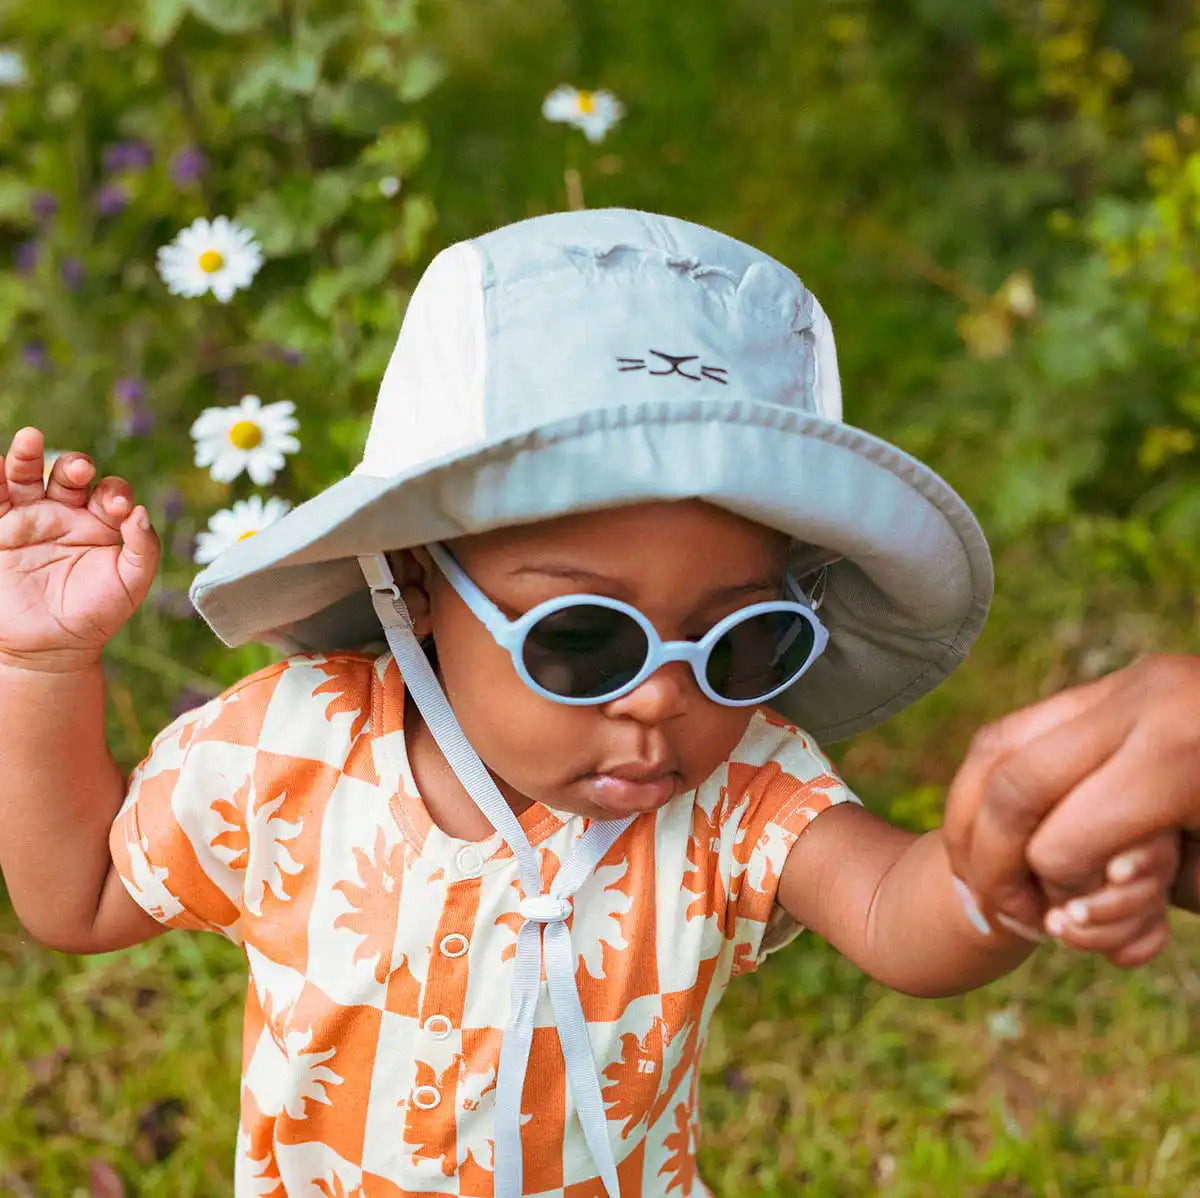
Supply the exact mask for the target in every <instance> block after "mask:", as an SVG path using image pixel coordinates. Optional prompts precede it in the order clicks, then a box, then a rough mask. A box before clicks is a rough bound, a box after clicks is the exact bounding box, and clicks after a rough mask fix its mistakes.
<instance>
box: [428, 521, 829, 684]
mask: <svg viewBox="0 0 1200 1198" xmlns="http://www.w3.org/2000/svg"><path fill="white" fill-rule="evenodd" d="M426 548H427V549H428V550H429V555H430V556H431V557H432V558H433V560H434V562H435V563H436V565H437V567H438V569H439V570H441V572H442V573H443V575H445V577H446V581H447V582H449V583H450V585H451V586H452V587H453V588H454V589H455V591H457V592H458V595H459V597H460V598H461V599H462V601H463V602H464V603H465V604H466V605H467V606H468V607H469V608H470V609H471V611H472V612H473V613H474V615H475V617H476V618H477V619H478V620H479V622H480V623H481V624H482V625H483V626H484V627H485V628H486V629H487V630H488V632H490V633H491V634H492V639H493V640H494V641H495V642H496V644H498V645H499V646H500V647H501V648H502V649H505V650H506V651H507V652H508V655H509V657H510V658H512V663H513V667H514V669H515V670H516V671H517V674H518V676H519V677H520V679H521V681H522V682H524V683H525V685H526V686H527V687H529V689H530V690H532V691H533V692H534V693H535V694H538V695H541V696H542V697H543V698H545V699H550V700H552V701H553V702H555V703H563V704H566V705H567V706H569V707H597V706H600V705H601V704H604V703H611V702H612V701H613V700H614V699H619V698H621V696H622V695H627V694H629V692H630V691H633V690H636V689H637V688H638V687H639V686H641V684H642V683H643V682H645V681H646V679H647V678H649V677H650V675H651V674H653V673H654V672H655V671H656V670H658V669H660V668H661V667H662V666H664V665H666V664H667V663H668V662H672V661H683V662H687V664H688V665H689V666H690V667H691V671H692V675H693V677H694V678H695V679H696V685H697V686H698V687H699V688H700V690H701V692H702V693H703V694H704V695H705V696H706V697H707V698H709V699H711V700H712V701H713V702H714V703H719V704H720V705H721V706H722V707H753V706H754V705H756V704H759V703H765V702H766V701H767V700H768V699H773V698H774V697H775V696H776V695H778V694H780V693H781V692H783V691H785V690H787V689H788V687H790V686H792V685H793V684H794V683H795V682H797V681H798V680H799V679H800V678H801V677H803V675H804V674H806V673H807V672H808V670H809V668H810V667H811V666H812V663H813V662H814V661H816V660H817V658H818V657H820V656H821V654H822V653H823V652H824V651H825V646H826V645H827V644H828V643H829V631H828V629H827V628H826V627H825V625H824V624H822V623H821V621H820V620H819V619H818V618H817V614H816V612H815V611H814V610H813V606H812V604H811V603H809V602H808V599H807V597H806V596H805V594H804V592H803V591H802V590H801V589H800V585H799V583H797V582H796V580H795V579H794V578H793V577H792V576H791V575H790V574H789V575H788V576H787V580H786V586H787V589H788V590H789V591H790V592H791V593H792V594H793V595H794V596H795V600H794V601H790V600H786V599H776V600H769V601H767V602H765V603H751V604H749V605H748V606H746V607H741V608H738V610H737V611H734V612H730V613H729V615H727V616H725V617H723V618H722V619H721V620H719V621H718V622H717V623H716V624H714V625H713V626H712V628H710V629H709V630H708V632H707V633H705V634H704V636H703V637H701V638H700V640H698V641H664V640H662V638H661V637H659V635H658V631H657V630H656V629H655V627H654V625H653V624H651V623H650V621H649V619H647V618H646V616H644V615H643V614H642V613H641V612H640V611H638V609H637V608H636V607H633V606H631V605H630V604H628V603H623V602H622V601H621V600H620V599H610V598H609V597H608V596H607V595H592V594H588V593H586V592H578V593H576V594H571V595H559V596H558V597H557V598H554V599H547V600H546V601H545V602H544V603H539V604H538V605H537V606H536V607H531V608H530V609H529V611H527V612H526V613H525V614H524V615H522V616H520V617H519V618H517V619H516V620H510V619H509V618H508V617H507V616H506V615H505V614H504V613H503V612H502V611H501V610H500V609H499V608H498V607H497V606H496V605H495V604H494V603H493V602H492V601H491V600H490V599H489V598H488V597H487V596H486V595H485V594H484V593H483V592H482V591H481V590H480V589H479V587H478V586H476V585H475V583H474V582H473V581H472V580H471V578H470V576H469V575H468V574H467V573H466V571H465V570H464V569H463V568H462V566H461V565H459V563H458V561H457V560H456V559H455V557H454V555H453V554H452V553H451V552H450V551H449V550H448V549H447V548H446V546H445V545H443V544H441V543H440V542H436V541H434V542H430V543H429V544H428V545H426ZM585 604H586V605H594V606H597V607H607V608H610V609H612V610H613V611H619V612H622V613H624V614H625V615H627V616H629V617H630V618H631V619H633V621H634V622H635V623H636V624H637V625H638V626H639V627H640V628H641V629H642V631H643V633H645V636H646V646H647V651H646V660H645V662H643V664H642V668H641V669H640V670H639V671H638V673H637V674H635V675H634V677H633V678H631V679H630V680H629V681H628V682H627V683H625V684H624V685H622V686H620V687H617V688H616V689H615V690H613V691H611V692H610V693H608V694H605V695H596V696H590V697H588V698H583V699H573V698H570V697H569V696H567V695H559V694H555V692H554V691H551V690H547V689H546V688H545V687H544V686H542V684H541V683H540V682H538V681H536V680H535V679H534V678H533V676H532V675H531V674H530V673H529V671H528V670H527V669H526V667H525V661H524V654H523V649H524V645H525V637H526V635H527V633H528V632H529V630H530V629H531V628H532V627H533V626H534V625H535V624H536V623H537V622H538V621H539V620H542V619H544V618H545V617H546V616H549V615H553V614H554V613H555V612H558V611H562V610H563V609H564V608H568V607H578V606H582V605H585ZM767 612H790V613H793V614H796V615H799V616H801V617H802V618H803V619H804V620H805V621H806V622H807V623H808V625H809V627H810V628H811V629H812V634H813V644H812V648H811V649H810V650H809V654H808V657H807V659H806V660H805V662H804V664H803V665H802V666H801V667H800V668H799V669H798V670H797V671H796V672H795V673H794V674H793V675H792V676H791V677H789V678H788V680H787V681H786V682H784V683H782V684H781V685H780V686H777V687H775V688H774V689H773V690H770V691H767V692H766V693H765V694H762V695H758V696H756V697H755V698H753V699H727V698H725V697H723V696H722V695H719V694H717V692H716V691H714V690H713V688H712V687H711V686H710V685H709V682H708V679H707V677H706V676H705V670H706V667H707V665H708V658H709V654H710V653H711V651H712V649H713V647H714V646H715V645H716V643H717V642H718V641H719V640H720V639H721V637H723V636H724V635H725V633H726V632H728V631H729V629H731V628H733V627H734V626H735V625H737V624H740V623H741V622H742V621H743V620H748V619H752V618H753V617H754V616H759V615H764V614H765V613H767Z"/></svg>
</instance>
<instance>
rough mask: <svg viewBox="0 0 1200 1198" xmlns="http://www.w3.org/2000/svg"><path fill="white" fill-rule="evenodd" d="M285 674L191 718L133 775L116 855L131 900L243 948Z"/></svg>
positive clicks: (264, 676)
mask: <svg viewBox="0 0 1200 1198" xmlns="http://www.w3.org/2000/svg"><path fill="white" fill-rule="evenodd" d="M287 665H288V663H287V662H280V663H277V664H275V665H272V666H268V667H267V668H266V669H265V670H261V671H259V672H258V673H257V674H254V675H251V676H250V677H249V678H245V679H243V680H242V681H241V682H239V683H237V684H236V685H235V686H233V687H231V688H230V689H229V690H227V691H226V692H225V693H224V694H221V695H219V696H217V697H216V698H215V699H212V700H210V701H209V702H208V703H206V704H204V705H203V706H202V707H198V708H195V709H193V710H191V711H188V712H185V713H184V714H183V715H181V716H180V717H179V718H178V719H177V720H176V721H175V722H174V723H173V724H171V725H170V726H169V727H167V728H165V729H164V730H163V731H162V732H160V733H159V734H158V736H156V737H155V738H154V741H153V743H152V744H151V746H150V751H149V753H148V754H147V755H146V757H145V759H144V760H143V761H141V762H140V763H139V764H138V765H137V767H136V768H135V769H134V770H133V772H132V774H131V775H130V778H129V784H128V788H127V793H126V797H125V802H124V804H123V805H122V807H121V810H120V811H119V812H118V814H117V817H116V820H115V821H114V823H113V826H112V829H111V832H110V834H109V850H110V852H111V855H112V860H113V864H114V866H115V868H116V871H117V874H118V876H119V877H120V879H121V881H122V882H123V883H124V885H125V888H126V889H127V890H128V891H129V893H130V895H131V896H132V897H133V899H134V901H135V902H136V903H137V904H138V905H139V906H140V907H141V908H142V909H143V910H144V911H145V912H146V913H147V914H148V915H150V916H151V917H152V918H153V919H156V920H158V921H159V922H160V923H163V924H165V925H166V926H168V927H171V928H191V929H205V930H208V931H214V932H218V933H220V934H221V935H223V936H225V937H227V938H228V939H230V940H233V941H234V942H235V943H237V942H240V941H241V938H242V929H241V923H242V909H243V892H244V888H245V877H246V869H247V864H248V859H249V853H250V830H249V828H248V826H247V818H248V811H249V806H250V803H251V792H252V790H253V786H254V775H255V765H256V757H257V754H258V745H259V741H260V739H261V735H262V730H263V726H264V723H265V721H266V719H267V718H268V713H269V712H270V711H271V709H272V705H273V702H274V701H275V699H276V696H277V692H278V691H279V688H280V682H281V679H282V678H283V677H284V675H285V672H286V670H287Z"/></svg>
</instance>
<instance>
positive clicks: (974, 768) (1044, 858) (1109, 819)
mask: <svg viewBox="0 0 1200 1198" xmlns="http://www.w3.org/2000/svg"><path fill="white" fill-rule="evenodd" d="M1164 830H1174V831H1176V832H1178V833H1181V834H1182V836H1183V844H1182V858H1181V863H1180V869H1179V873H1178V876H1177V881H1176V885H1175V888H1174V892H1173V895H1172V897H1173V900H1174V901H1175V903H1176V904H1177V905H1179V906H1183V907H1187V908H1188V909H1190V910H1193V911H1197V910H1200V836H1198V835H1197V831H1198V830H1200V656H1184V655H1165V654H1164V655H1158V656H1154V657H1149V658H1146V659H1144V660H1142V661H1139V662H1136V663H1135V664H1134V665H1131V666H1129V667H1127V668H1126V669H1123V670H1118V671H1116V672H1115V673H1112V674H1109V675H1107V676H1106V677H1104V678H1100V679H1098V680H1096V681H1095V682H1090V683H1086V684H1084V685H1082V686H1077V687H1073V688H1071V689H1069V690H1065V691H1061V692H1060V693H1059V694H1056V695H1053V696H1051V697H1050V698H1048V699H1046V700H1043V701H1042V702H1040V703H1035V704H1033V705H1032V706H1030V707H1026V708H1023V709H1022V710H1020V711H1017V712H1014V713H1013V714H1011V715H1008V716H1005V717H1003V718H1002V719H1000V720H997V721H995V722H994V723H992V724H989V725H987V726H986V727H985V728H983V729H982V730H981V731H980V732H979V733H978V734H977V735H976V736H975V738H974V740H973V741H972V743H971V747H970V749H969V750H968V753H967V756H966V758H965V760H964V761H963V763H962V765H961V767H960V768H959V770H958V773H957V774H956V776H955V778H954V780H953V782H952V783H951V785H950V791H949V795H948V797H947V804H946V820H945V832H944V834H945V838H946V847H947V851H948V853H949V855H950V861H951V865H952V866H953V868H954V870H955V872H956V874H957V875H958V876H959V877H961V878H962V880H963V881H964V882H965V883H966V884H967V885H968V886H969V887H970V888H971V890H972V891H973V892H974V894H975V896H976V898H977V900H978V901H979V903H980V905H981V907H982V908H983V911H984V914H985V917H988V918H989V919H996V920H997V922H999V923H1000V924H1002V925H1005V926H1009V927H1012V926H1013V924H1014V923H1015V924H1017V925H1019V926H1021V927H1024V928H1026V929H1029V930H1030V931H1034V930H1036V929H1040V928H1041V927H1042V922H1043V917H1044V914H1045V911H1046V908H1047V902H1046V897H1045V896H1046V891H1047V890H1049V891H1051V892H1053V893H1055V894H1058V895H1061V894H1070V893H1073V894H1082V893H1087V892H1091V891H1095V890H1097V889H1099V888H1100V887H1102V886H1103V885H1104V882H1105V879H1106V875H1107V877H1108V879H1109V880H1112V881H1117V880H1119V878H1120V874H1121V871H1122V867H1121V866H1119V865H1117V862H1119V861H1120V860H1121V857H1122V855H1123V854H1125V853H1127V852H1128V851H1130V850H1133V849H1134V848H1135V846H1137V845H1139V844H1142V843H1143V842H1145V841H1147V840H1150V839H1151V838H1153V837H1154V836H1155V834H1157V833H1160V832H1162V831H1164ZM1114 869H1115V870H1116V875H1115V876H1114V874H1113V872H1112V871H1113V870H1114ZM1158 947H1160V945H1155V946H1154V950H1153V951H1151V952H1148V953H1147V954H1146V956H1145V958H1144V959H1149V957H1150V956H1153V955H1154V951H1157V948H1158ZM1137 956H1138V954H1137V953H1133V954H1131V955H1128V956H1127V958H1126V960H1125V961H1123V962H1122V963H1126V964H1135V963H1137V960H1136V958H1137Z"/></svg>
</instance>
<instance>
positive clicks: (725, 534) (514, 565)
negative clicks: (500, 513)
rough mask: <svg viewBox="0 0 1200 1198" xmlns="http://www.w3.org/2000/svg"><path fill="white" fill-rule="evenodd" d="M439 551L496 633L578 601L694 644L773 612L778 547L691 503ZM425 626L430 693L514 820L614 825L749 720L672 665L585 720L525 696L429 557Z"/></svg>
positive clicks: (547, 525)
mask: <svg viewBox="0 0 1200 1198" xmlns="http://www.w3.org/2000/svg"><path fill="white" fill-rule="evenodd" d="M449 548H450V549H451V550H452V552H453V553H454V555H455V557H457V559H458V560H459V562H460V563H461V564H462V566H463V568H464V570H465V571H466V573H467V574H468V575H469V576H470V577H471V579H472V580H473V581H474V582H475V584H476V585H477V586H478V587H479V588H480V589H481V590H482V591H483V593H484V594H485V595H487V596H488V598H490V599H491V600H492V602H493V603H495V604H496V605H497V606H498V607H499V608H500V610H501V611H502V612H503V613H504V614H505V615H506V616H507V617H508V618H509V619H510V620H513V619H516V618H517V617H518V616H520V615H522V614H524V613H525V612H527V611H528V610H529V609H530V608H532V607H534V606H536V605H537V604H539V603H542V602H544V601H546V600H547V599H553V598H556V597H558V596H561V595H569V594H577V593H579V592H585V591H586V592H589V593H592V594H598V595H607V596H610V597H612V598H614V599H620V600H623V601H624V602H626V603H629V604H632V605H633V606H634V607H636V608H638V610H640V611H641V612H643V613H644V614H645V615H646V616H647V617H648V618H649V620H650V622H651V623H652V624H653V625H654V627H655V629H656V630H657V631H658V635H659V636H660V637H661V638H662V639H663V640H664V641H666V640H697V639H699V638H700V637H701V636H703V635H704V634H705V633H706V632H707V631H708V630H709V629H710V628H711V627H712V626H713V625H714V624H715V623H717V621H719V620H720V619H722V618H723V617H724V616H727V615H729V613H730V612H733V611H736V610H737V609H738V608H740V607H745V606H747V605H748V604H751V603H760V602H764V601H767V600H772V599H778V598H780V597H781V596H782V593H783V584H784V578H785V575H786V570H787V548H788V541H787V538H786V537H785V536H784V535H783V534H782V533H779V532H776V531H774V530H772V529H768V528H764V527H763V526H761V525H758V524H754V523H753V522H751V521H749V520H745V519H743V518H741V517H740V516H735V515H733V514H732V513H730V512H726V511H723V510H721V509H720V508H716V507H712V506H710V505H709V504H706V503H702V502H700V501H694V500H693V501H686V502H680V503H647V504H639V505H636V506H632V507H626V508H617V509H610V510H607V511H602V512H589V513H584V514H580V515H574V516H567V517H562V518H560V519H557V520H551V521H546V522H543V523H539V524H536V525H524V526H521V527H519V528H512V529H502V530H497V531H494V532H489V533H484V534H481V535H478V536H472V537H463V538H460V539H459V540H457V541H454V542H452V543H450V545H449ZM417 558H418V560H419V561H420V563H421V564H422V565H423V566H424V567H425V569H424V577H425V584H424V585H425V590H426V594H427V596H428V612H427V617H426V619H424V620H420V621H419V623H421V624H425V626H426V628H428V630H430V631H432V633H433V637H434V641H435V644H436V646H437V656H438V672H439V675H440V677H441V681H442V685H443V687H444V689H445V691H446V694H447V696H448V698H449V700H450V703H451V705H452V706H453V708H454V712H455V715H456V716H457V718H458V721H459V723H460V724H461V725H462V728H463V731H464V732H465V733H466V735H467V738H468V739H469V740H470V742H471V744H472V745H473V746H474V747H475V750H476V752H477V753H478V754H479V756H480V758H481V759H482V761H483V762H484V764H485V765H486V766H487V767H488V769H489V770H490V771H491V772H492V774H493V775H494V777H495V778H496V780H497V783H498V784H499V786H500V789H501V791H502V792H503V793H504V795H505V797H506V798H507V799H508V800H509V802H510V803H513V805H514V806H515V807H517V808H518V809H519V808H520V807H522V806H524V805H525V801H526V800H534V801H537V802H540V803H543V804H545V805H546V806H547V807H550V808H553V809H556V810H558V811H564V812H571V813H573V814H578V815H584V816H589V817H592V818H612V817H614V816H622V815H629V814H635V813H637V812H641V811H649V810H653V809H655V808H657V807H661V806H662V805H663V804H664V803H666V802H667V801H668V800H669V799H670V798H671V797H672V796H674V795H676V794H680V793H682V792H684V791H687V790H690V789H692V788H694V787H695V786H698V785H699V784H700V783H701V782H703V781H704V779H705V778H707V777H708V776H709V774H711V773H712V772H713V770H715V769H716V768H717V766H718V765H720V763H721V762H722V761H724V760H725V759H726V758H727V757H728V756H729V754H730V752H731V751H732V750H733V748H734V746H735V745H736V744H737V743H738V741H739V740H740V739H741V737H742V735H743V733H744V732H745V730H746V726H747V724H748V723H749V720H750V717H751V714H752V712H753V710H754V709H753V708H752V707H725V706H722V705H720V704H717V703H714V702H713V701H712V700H710V699H709V698H707V697H706V696H705V695H704V693H703V692H702V691H701V690H700V689H699V688H698V687H697V685H696V680H695V677H694V676H693V674H692V672H691V669H690V667H689V666H688V665H687V664H686V663H683V662H671V663H669V664H667V665H665V666H663V667H662V668H660V669H659V670H658V671H657V672H656V673H654V674H652V675H651V676H650V677H649V678H647V679H646V681H645V682H643V683H642V684H641V685H640V686H638V687H637V688H636V689H634V690H632V691H630V692H629V693H628V694H626V695H622V696H620V697H619V698H617V699H613V700H610V701H609V702H607V703H602V704H599V705H596V706H568V705H566V704H562V703H556V702H554V701H553V700H551V699H547V698H545V697H543V696H541V695H539V694H537V693H536V692H534V691H532V690H530V689H529V688H528V687H527V686H526V685H525V683H524V682H522V681H521V679H520V677H519V676H518V675H517V672H516V670H515V669H514V668H513V663H512V659H511V658H510V657H509V655H508V653H507V651H506V650H504V649H502V648H500V646H499V645H497V644H496V642H495V641H494V640H493V639H492V636H491V634H490V633H489V632H488V631H487V629H485V628H484V627H483V625H482V624H481V623H480V622H479V620H478V619H477V618H476V617H475V615H474V614H473V613H472V612H471V610H470V609H469V608H468V607H467V606H466V604H465V603H464V602H463V600H462V599H461V598H460V597H459V595H458V594H457V592H456V591H455V590H454V589H453V587H451V586H450V584H449V583H448V582H447V581H446V579H445V578H444V577H443V576H442V575H441V573H440V571H438V570H437V569H436V567H433V566H432V564H431V562H430V559H429V557H428V554H426V553H424V552H423V551H417Z"/></svg>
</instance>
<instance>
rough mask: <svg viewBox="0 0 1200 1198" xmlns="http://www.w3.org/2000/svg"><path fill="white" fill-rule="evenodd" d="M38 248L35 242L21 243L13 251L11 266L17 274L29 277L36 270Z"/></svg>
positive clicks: (38, 254)
mask: <svg viewBox="0 0 1200 1198" xmlns="http://www.w3.org/2000/svg"><path fill="white" fill-rule="evenodd" d="M39 256H40V247H39V246H38V243H37V242H36V241H32V240H31V241H22V242H20V243H19V244H18V245H17V246H16V247H15V248H14V249H13V266H14V267H15V268H16V270H17V273H18V274H22V275H31V274H33V272H34V271H35V270H37V264H38V257H39Z"/></svg>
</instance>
